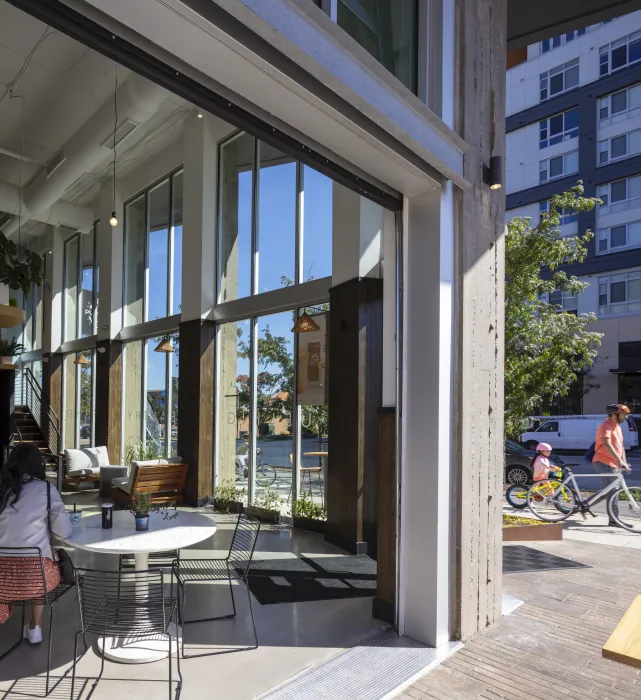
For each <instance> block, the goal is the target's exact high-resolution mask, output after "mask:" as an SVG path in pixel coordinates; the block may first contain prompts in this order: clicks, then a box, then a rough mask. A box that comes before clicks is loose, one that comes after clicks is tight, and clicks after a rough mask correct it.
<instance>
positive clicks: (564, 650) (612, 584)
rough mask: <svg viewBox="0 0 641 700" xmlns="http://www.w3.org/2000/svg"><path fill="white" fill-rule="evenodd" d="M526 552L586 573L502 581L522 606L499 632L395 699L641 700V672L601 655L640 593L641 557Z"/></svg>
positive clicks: (564, 550)
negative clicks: (571, 564)
mask: <svg viewBox="0 0 641 700" xmlns="http://www.w3.org/2000/svg"><path fill="white" fill-rule="evenodd" d="M507 546H509V545H507ZM528 546H532V548H533V549H538V550H540V551H544V552H548V553H550V554H555V555H557V556H560V557H565V558H566V559H572V560H574V561H578V562H581V563H583V564H587V565H588V566H589V567H590V568H573V569H554V570H549V571H535V572H531V571H528V572H522V573H511V574H504V575H503V590H504V592H505V593H509V594H510V595H512V596H514V597H516V598H520V599H521V600H524V601H525V604H524V605H522V606H521V607H520V608H519V609H518V610H517V611H516V612H514V613H513V614H512V615H510V616H508V617H505V618H503V620H502V622H501V625H500V627H498V628H497V629H494V630H492V631H489V632H485V633H482V634H478V635H476V636H475V637H473V638H472V639H471V640H470V641H469V642H468V643H467V644H466V645H465V647H464V648H463V649H462V650H461V651H459V652H457V653H456V654H455V655H454V656H452V657H450V658H449V659H448V660H447V661H446V662H445V663H443V664H442V665H441V666H439V667H438V668H437V669H435V670H434V671H432V672H430V673H428V674H427V675H426V676H424V677H423V678H421V679H420V680H419V681H417V682H416V683H414V685H412V686H411V687H410V688H408V689H407V690H406V691H405V692H404V693H402V694H401V695H399V696H398V697H399V698H401V699H402V700H408V699H409V698H412V699H413V700H481V699H482V700H584V699H585V700H639V698H641V670H639V669H636V668H632V667H630V666H626V665H624V664H620V663H617V662H615V661H611V660H609V659H604V658H602V656H601V649H602V647H603V645H604V644H605V642H606V641H607V640H608V638H609V637H610V635H611V634H612V631H613V630H614V629H615V627H616V626H617V624H618V623H619V621H620V620H621V618H622V617H623V615H624V614H625V612H626V610H627V609H628V607H629V606H630V605H631V604H632V602H633V601H634V599H635V597H636V596H637V595H639V594H641V551H639V550H633V549H629V548H623V547H611V546H606V545H600V544H591V543H587V542H586V543H584V542H576V541H567V542H545V543H543V542H537V543H533V544H532V545H529V544H528Z"/></svg>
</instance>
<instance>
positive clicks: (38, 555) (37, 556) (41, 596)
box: [0, 547, 87, 695]
mask: <svg viewBox="0 0 641 700" xmlns="http://www.w3.org/2000/svg"><path fill="white" fill-rule="evenodd" d="M16 557H20V566H19V568H17V569H16V570H14V571H12V575H11V581H12V582H11V583H8V581H7V580H3V578H2V576H0V603H2V604H3V605H13V606H15V605H21V606H22V622H21V624H20V631H19V634H20V636H19V637H18V640H17V641H16V642H15V643H14V644H13V645H12V646H11V647H10V648H9V649H8V650H7V651H5V652H4V653H3V654H2V655H1V656H0V661H1V660H2V659H4V657H5V656H7V655H8V654H10V653H11V652H12V651H13V650H14V649H16V648H17V647H18V646H20V644H21V643H22V640H23V633H24V626H25V616H26V609H27V605H44V606H46V607H48V608H49V639H48V644H47V677H46V683H45V695H49V692H50V690H53V689H54V688H55V687H56V686H57V685H58V683H60V681H61V680H62V678H64V675H63V676H62V677H61V678H59V679H58V681H57V682H56V684H55V685H54V686H52V687H51V688H49V677H50V673H51V643H52V640H53V613H54V609H55V606H56V603H57V602H58V601H59V600H60V598H62V596H63V595H64V594H65V593H67V591H70V590H71V589H72V588H74V585H73V584H67V583H64V582H63V581H62V580H61V581H60V583H59V584H58V585H57V586H56V587H55V588H54V589H52V590H50V591H48V590H47V586H46V579H45V565H44V559H43V557H42V551H41V550H40V548H39V547H0V561H1V562H2V563H1V564H0V567H3V568H4V567H7V566H8V562H7V559H9V558H16ZM25 596H29V598H26V597H25ZM86 648H87V644H86V641H85V651H86Z"/></svg>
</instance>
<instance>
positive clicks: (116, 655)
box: [59, 511, 216, 664]
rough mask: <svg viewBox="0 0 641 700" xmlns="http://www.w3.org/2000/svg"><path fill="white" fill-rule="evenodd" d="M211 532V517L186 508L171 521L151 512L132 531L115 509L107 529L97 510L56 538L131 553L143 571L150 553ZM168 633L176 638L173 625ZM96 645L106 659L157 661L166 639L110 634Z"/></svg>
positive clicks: (125, 516)
mask: <svg viewBox="0 0 641 700" xmlns="http://www.w3.org/2000/svg"><path fill="white" fill-rule="evenodd" d="M215 532H216V522H215V520H214V519H213V518H211V517H209V516H207V515H203V514H201V513H193V512H189V511H180V512H179V515H178V517H177V518H176V519H174V520H163V517H162V514H160V513H152V514H151V515H150V516H149V530H148V531H147V532H136V524H135V521H134V516H133V515H132V514H131V513H129V512H128V511H115V512H114V514H113V527H112V528H111V529H110V530H103V529H102V515H101V514H100V513H97V514H96V515H90V516H87V517H83V518H82V524H81V526H80V527H76V528H74V530H73V532H72V533H71V535H69V537H63V538H59V539H60V540H61V541H62V542H64V543H65V544H68V545H70V546H71V547H76V548H77V549H86V550H88V551H90V552H99V553H101V554H133V555H134V558H135V561H136V571H145V570H147V569H148V568H149V555H150V554H152V553H154V552H166V551H170V550H174V549H182V548H184V547H189V546H190V545H192V544H197V543H198V542H202V541H203V540H206V539H207V538H208V537H211V536H212V535H213V534H214V533H215ZM172 625H173V623H172ZM170 633H172V637H176V635H177V630H176V629H175V627H173V628H172V629H171V630H170ZM98 646H99V648H100V650H101V652H102V653H103V654H104V656H105V658H106V659H110V660H111V661H118V662H120V663H127V664H142V663H149V662H151V661H159V660H160V659H164V658H167V656H168V655H169V641H168V640H167V639H154V638H142V639H141V638H120V637H118V638H116V637H110V638H107V640H106V643H105V645H104V648H103V644H102V639H101V640H99V642H98ZM178 648H180V647H178Z"/></svg>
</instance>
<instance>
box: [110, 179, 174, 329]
mask: <svg viewBox="0 0 641 700" xmlns="http://www.w3.org/2000/svg"><path fill="white" fill-rule="evenodd" d="M181 275H182V172H177V173H174V174H173V175H170V176H168V177H166V178H164V179H163V180H162V181H161V182H159V183H157V184H156V185H153V186H152V187H150V188H149V189H148V190H146V191H145V192H143V193H142V194H140V195H137V196H136V197H135V198H134V199H132V200H130V201H129V202H127V203H126V204H125V292H124V297H125V299H124V302H125V303H124V305H123V307H124V308H123V314H124V318H123V324H124V325H125V326H133V325H136V324H138V323H143V322H144V321H151V320H153V319H155V318H165V317H166V316H171V315H172V314H175V313H178V312H179V309H180V291H181Z"/></svg>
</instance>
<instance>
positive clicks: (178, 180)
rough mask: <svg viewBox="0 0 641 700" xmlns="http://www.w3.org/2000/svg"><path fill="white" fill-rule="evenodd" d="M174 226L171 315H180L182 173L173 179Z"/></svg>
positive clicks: (181, 286)
mask: <svg viewBox="0 0 641 700" xmlns="http://www.w3.org/2000/svg"><path fill="white" fill-rule="evenodd" d="M172 180H173V182H172V188H171V196H172V207H171V211H172V226H173V238H172V239H171V241H172V250H171V255H172V259H173V271H174V274H173V285H170V291H171V292H172V300H171V313H172V314H179V313H180V309H181V306H182V288H183V174H182V171H180V172H179V173H176V174H175V175H174V176H173V178H172Z"/></svg>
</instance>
